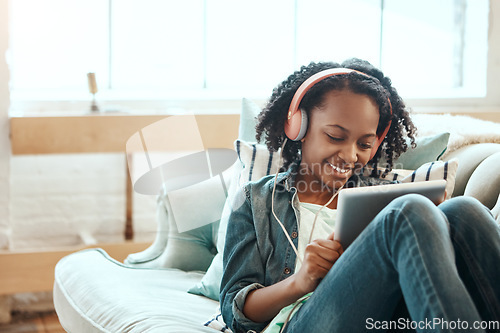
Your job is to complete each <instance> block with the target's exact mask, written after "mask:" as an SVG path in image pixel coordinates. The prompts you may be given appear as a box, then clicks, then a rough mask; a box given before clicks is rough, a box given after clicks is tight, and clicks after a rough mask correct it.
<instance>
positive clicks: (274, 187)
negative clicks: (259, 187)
mask: <svg viewBox="0 0 500 333" xmlns="http://www.w3.org/2000/svg"><path fill="white" fill-rule="evenodd" d="M287 141H288V138H287V137H285V140H284V141H283V144H282V145H281V150H280V153H279V162H278V170H277V171H276V174H275V175H274V185H273V193H272V194H271V211H272V213H273V215H274V218H275V219H276V221H278V223H279V225H280V227H281V229H282V230H283V232H284V233H285V236H286V238H287V239H288V242H289V243H290V245H291V246H292V249H293V251H294V252H295V255H296V256H297V259H298V260H299V261H300V263H301V264H302V259H301V258H300V256H299V251H298V250H297V247H296V246H295V244H293V241H292V239H291V238H290V235H289V234H288V231H287V230H286V228H285V226H284V225H283V223H282V222H281V221H280V219H279V218H278V216H276V213H275V212H274V193H275V192H276V183H277V180H278V173H279V168H280V166H281V162H282V158H283V149H284V148H285V144H286V142H287Z"/></svg>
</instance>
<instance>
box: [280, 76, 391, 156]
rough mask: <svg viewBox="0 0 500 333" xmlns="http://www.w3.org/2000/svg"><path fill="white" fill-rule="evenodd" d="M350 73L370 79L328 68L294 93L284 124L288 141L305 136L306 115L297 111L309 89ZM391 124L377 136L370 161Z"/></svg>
mask: <svg viewBox="0 0 500 333" xmlns="http://www.w3.org/2000/svg"><path fill="white" fill-rule="evenodd" d="M352 72H356V73H358V74H361V75H364V76H366V77H369V78H372V76H370V75H368V74H365V73H363V72H360V71H357V70H354V69H350V68H330V69H326V70H324V71H321V72H319V73H316V74H314V75H312V76H311V77H310V78H308V79H307V80H305V81H304V82H303V83H302V84H301V85H300V87H299V88H298V89H297V91H296V92H295V95H293V98H292V102H291V103H290V107H289V108H288V117H287V121H286V122H285V134H286V136H287V137H288V138H289V139H290V140H292V141H299V140H302V139H303V138H304V136H305V135H306V131H307V113H306V112H305V111H303V110H301V109H299V105H300V102H301V101H302V98H303V97H304V95H305V94H306V93H307V92H308V91H309V89H311V88H312V87H313V86H314V85H315V84H316V83H318V82H320V81H322V80H324V79H326V78H327V77H330V76H335V75H341V74H348V73H352ZM387 100H388V102H389V107H390V113H391V115H392V105H391V101H390V100H389V99H387ZM391 122H392V121H391V120H389V124H388V125H387V127H386V128H385V129H384V131H383V132H382V133H380V134H378V135H377V142H376V144H375V145H374V146H373V148H372V151H371V155H370V159H372V158H373V156H375V154H376V153H377V150H378V147H379V146H380V145H381V144H382V141H384V139H385V136H386V135H387V132H389V128H390V127H391Z"/></svg>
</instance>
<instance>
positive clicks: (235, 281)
mask: <svg viewBox="0 0 500 333" xmlns="http://www.w3.org/2000/svg"><path fill="white" fill-rule="evenodd" d="M295 170H296V168H295V167H291V168H290V169H289V170H288V171H286V172H283V173H280V174H278V177H277V186H276V193H275V200H274V212H275V213H276V215H277V216H278V218H279V219H280V221H281V222H282V223H283V225H284V227H285V229H286V231H287V233H288V235H289V236H290V238H291V239H292V241H293V243H294V245H295V247H297V246H298V232H299V230H298V229H299V228H298V221H299V219H300V213H299V200H298V196H297V189H296V188H295V187H294V186H293V185H294V184H293V181H294V178H295V177H294V175H295V172H296V171H295ZM274 179H275V176H274V175H270V176H266V177H263V178H262V179H260V180H258V181H256V182H250V183H247V184H246V185H244V186H243V187H242V188H240V189H239V191H238V193H237V194H236V198H239V199H235V200H234V201H235V202H239V204H238V207H233V210H232V213H231V215H230V216H229V223H228V226H227V233H226V243H225V248H224V255H223V265H224V266H223V267H224V272H223V276H222V281H221V293H220V304H221V312H222V316H223V318H224V321H225V322H226V324H227V325H228V326H229V327H230V328H231V329H232V330H233V332H234V333H240V332H248V331H257V332H259V331H261V330H263V329H264V328H265V326H266V325H267V324H268V323H256V322H253V321H251V320H250V319H248V318H246V317H245V315H244V314H243V306H244V304H245V299H246V296H247V295H248V293H249V292H250V291H252V290H254V289H258V288H263V287H265V286H270V285H273V284H275V283H277V282H279V281H281V280H284V279H285V278H287V277H289V276H291V275H292V274H293V273H294V267H295V260H296V255H295V252H294V251H293V248H292V246H291V245H290V244H289V242H288V240H287V237H286V236H285V234H284V231H283V229H282V228H281V226H280V225H279V223H278V222H277V221H276V219H275V217H274V216H273V214H272V211H271V196H272V191H273V185H274ZM386 183H390V182H389V181H387V180H381V179H378V178H371V177H364V176H357V175H353V176H352V177H351V178H350V179H349V181H348V184H347V186H348V187H359V186H370V185H379V184H386Z"/></svg>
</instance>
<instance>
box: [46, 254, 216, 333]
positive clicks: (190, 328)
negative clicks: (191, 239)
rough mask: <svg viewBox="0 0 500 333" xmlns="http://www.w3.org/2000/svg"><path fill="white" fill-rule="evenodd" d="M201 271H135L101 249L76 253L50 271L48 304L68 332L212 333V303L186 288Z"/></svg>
mask: <svg viewBox="0 0 500 333" xmlns="http://www.w3.org/2000/svg"><path fill="white" fill-rule="evenodd" d="M202 277H203V273H201V272H183V271H180V270H176V269H144V268H141V269H137V268H132V267H127V266H125V265H123V264H120V263H119V262H117V261H115V260H113V259H112V258H110V257H109V256H108V255H107V254H106V252H104V251H103V250H101V249H91V250H84V251H80V252H76V253H74V254H71V255H69V256H66V257H64V258H63V259H61V260H60V261H59V263H58V264H57V266H56V269H55V283H54V305H55V308H56V310H57V314H58V316H59V319H60V322H61V325H62V326H63V327H64V329H65V330H66V331H68V332H112V333H115V332H208V333H210V332H213V330H212V329H210V328H207V327H204V326H203V324H204V323H205V322H206V320H207V318H210V316H211V315H212V314H213V313H214V312H215V311H216V309H217V307H218V303H217V302H215V301H213V300H210V299H208V298H206V297H201V296H196V295H192V294H188V293H187V292H186V290H187V289H188V288H189V287H190V286H191V285H193V284H194V283H196V282H197V281H200V280H201V278H202Z"/></svg>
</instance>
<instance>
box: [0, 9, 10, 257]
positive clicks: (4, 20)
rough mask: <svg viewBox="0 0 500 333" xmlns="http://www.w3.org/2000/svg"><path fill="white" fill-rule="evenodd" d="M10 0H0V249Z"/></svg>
mask: <svg viewBox="0 0 500 333" xmlns="http://www.w3.org/2000/svg"><path fill="white" fill-rule="evenodd" d="M7 4H8V0H0V249H3V248H7V247H8V245H9V244H8V235H9V229H10V222H9V198H10V194H9V189H10V185H9V173H10V172H9V162H10V144H9V121H8V110H9V86H8V83H9V70H8V68H7V62H6V59H5V57H6V51H7V48H8V41H7V39H6V38H5V37H4V36H7V31H8V6H7Z"/></svg>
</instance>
